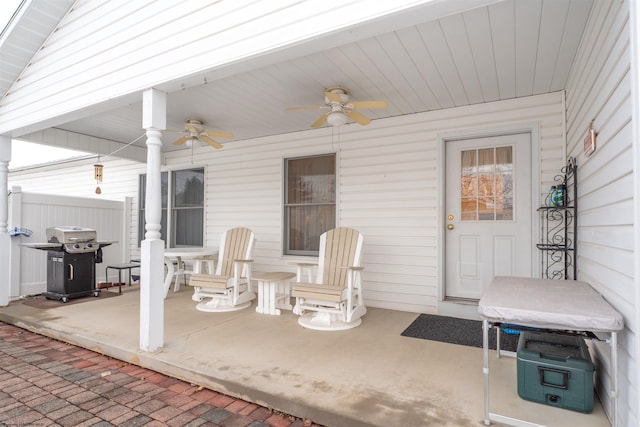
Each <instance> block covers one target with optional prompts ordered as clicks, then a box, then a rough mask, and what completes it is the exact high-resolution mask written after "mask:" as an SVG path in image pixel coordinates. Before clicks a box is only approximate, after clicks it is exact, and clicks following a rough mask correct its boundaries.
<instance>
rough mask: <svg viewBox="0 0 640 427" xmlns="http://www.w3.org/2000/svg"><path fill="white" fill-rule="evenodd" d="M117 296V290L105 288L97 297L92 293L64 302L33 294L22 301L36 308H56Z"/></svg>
mask: <svg viewBox="0 0 640 427" xmlns="http://www.w3.org/2000/svg"><path fill="white" fill-rule="evenodd" d="M117 296H118V294H117V293H115V292H106V291H104V290H103V291H101V292H100V295H98V296H97V297H94V296H93V294H91V295H87V296H84V297H79V298H71V299H70V300H69V301H67V302H62V301H60V300H55V299H48V298H46V297H45V296H44V295H33V296H28V297H26V298H25V299H24V300H23V301H22V303H23V304H24V305H28V306H29V307H34V308H56V307H65V306H68V305H74V304H80V303H83V302H90V301H98V300H103V299H106V298H111V297H117Z"/></svg>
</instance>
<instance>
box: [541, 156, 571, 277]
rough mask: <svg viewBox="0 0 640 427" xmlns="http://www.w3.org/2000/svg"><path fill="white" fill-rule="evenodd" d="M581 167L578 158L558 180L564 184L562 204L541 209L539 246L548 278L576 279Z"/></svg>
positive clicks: (545, 274)
mask: <svg viewBox="0 0 640 427" xmlns="http://www.w3.org/2000/svg"><path fill="white" fill-rule="evenodd" d="M577 171H578V165H577V164H576V159H575V158H574V157H569V159H567V164H566V166H564V167H563V168H562V171H561V174H559V175H556V176H555V177H554V181H555V182H556V185H564V187H565V188H566V191H565V195H564V198H563V201H562V203H561V204H558V205H556V204H554V203H551V202H549V198H547V201H546V202H545V206H541V207H539V208H538V213H539V215H540V240H539V243H538V244H537V245H536V247H537V248H538V249H539V250H540V251H541V252H542V253H541V256H540V261H541V269H540V271H541V276H542V277H543V278H548V279H560V280H563V279H564V280H568V279H573V280H575V279H576V274H577V266H576V253H577V235H578V216H577V212H578V186H577V180H576V176H577Z"/></svg>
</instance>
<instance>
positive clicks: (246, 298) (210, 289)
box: [189, 227, 256, 312]
mask: <svg viewBox="0 0 640 427" xmlns="http://www.w3.org/2000/svg"><path fill="white" fill-rule="evenodd" d="M254 242H255V236H254V234H253V231H251V230H250V229H248V228H243V227H238V228H232V229H230V230H227V232H226V233H224V234H223V235H222V237H221V238H220V250H219V255H218V264H217V266H216V271H215V274H192V275H191V278H190V280H189V286H193V287H194V292H193V296H192V297H191V298H192V299H193V300H194V301H198V302H199V303H198V304H197V305H196V308H197V309H198V310H200V311H209V312H223V311H236V310H242V309H244V308H247V307H249V306H250V305H251V300H253V299H254V298H255V297H256V295H255V293H253V291H252V290H251V263H252V262H253V260H252V259H251V256H252V253H253V245H254ZM204 298H210V300H208V301H203V299H204Z"/></svg>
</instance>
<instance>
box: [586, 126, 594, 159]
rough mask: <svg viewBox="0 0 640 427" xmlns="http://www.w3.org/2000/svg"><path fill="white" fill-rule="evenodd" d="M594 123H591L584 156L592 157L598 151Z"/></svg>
mask: <svg viewBox="0 0 640 427" xmlns="http://www.w3.org/2000/svg"><path fill="white" fill-rule="evenodd" d="M592 125H593V122H591V123H589V130H588V131H587V137H586V138H585V139H584V154H585V155H587V156H590V155H591V154H593V152H594V151H596V131H595V130H594V129H593V126H592Z"/></svg>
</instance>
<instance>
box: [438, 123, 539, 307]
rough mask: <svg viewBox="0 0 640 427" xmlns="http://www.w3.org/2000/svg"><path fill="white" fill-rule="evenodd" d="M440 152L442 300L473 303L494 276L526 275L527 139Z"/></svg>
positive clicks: (489, 140)
mask: <svg viewBox="0 0 640 427" xmlns="http://www.w3.org/2000/svg"><path fill="white" fill-rule="evenodd" d="M445 150H446V171H445V173H446V185H445V187H446V193H445V208H446V211H445V222H444V224H445V231H444V233H445V239H444V240H445V245H446V249H445V258H446V260H445V269H446V271H445V280H446V282H445V297H446V298H461V299H472V300H476V299H480V297H482V294H483V293H484V290H485V289H486V287H487V286H488V284H489V282H490V281H491V280H492V279H493V277H494V276H531V273H532V266H533V261H532V245H533V242H532V237H531V235H532V233H531V230H532V203H531V135H530V134H529V133H520V134H514V135H501V136H492V137H483V138H473V139H461V140H454V141H447V142H446V146H445Z"/></svg>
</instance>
